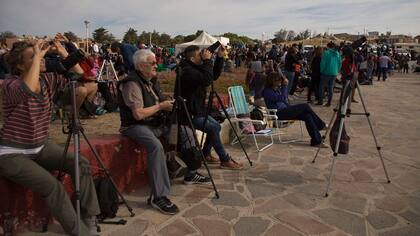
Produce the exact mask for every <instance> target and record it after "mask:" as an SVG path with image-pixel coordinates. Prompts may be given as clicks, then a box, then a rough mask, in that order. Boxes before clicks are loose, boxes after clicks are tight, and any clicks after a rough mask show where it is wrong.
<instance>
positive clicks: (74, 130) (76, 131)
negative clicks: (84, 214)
mask: <svg viewBox="0 0 420 236" xmlns="http://www.w3.org/2000/svg"><path fill="white" fill-rule="evenodd" d="M76 83H77V81H76V80H74V79H72V80H71V82H70V95H71V107H72V113H73V114H72V116H71V118H70V119H69V128H68V136H67V141H66V144H65V148H64V153H63V163H62V168H61V170H60V172H59V175H58V178H59V179H61V172H62V169H63V165H64V160H65V157H66V156H67V152H68V149H69V146H70V141H71V138H72V137H73V140H74V168H75V180H74V182H75V199H76V214H77V219H76V228H77V234H78V235H80V223H81V222H80V167H79V160H80V134H82V136H83V138H84V139H85V141H86V143H87V144H88V145H89V148H90V150H91V151H92V153H93V154H94V156H95V158H96V160H97V161H98V163H99V165H100V170H102V171H103V172H104V174H105V176H106V177H107V178H108V179H109V180H110V181H111V183H112V186H113V187H114V188H115V190H116V192H117V193H118V196H119V197H120V198H121V200H122V202H123V203H124V204H125V206H126V207H127V209H128V211H129V212H130V216H131V217H133V216H134V215H135V214H134V212H133V209H132V208H131V207H130V206H129V205H128V203H127V201H126V200H125V198H124V196H123V195H122V194H121V193H120V191H118V189H117V186H116V184H115V182H114V180H113V179H112V177H111V175H110V173H109V171H108V170H107V169H106V167H105V164H104V163H103V162H102V160H101V158H100V157H99V154H98V153H97V152H96V149H95V148H94V147H93V146H92V144H91V143H90V142H89V140H88V138H87V137H86V135H85V132H84V130H83V127H82V125H81V124H80V121H79V119H78V117H77V114H78V113H77V108H76Z"/></svg>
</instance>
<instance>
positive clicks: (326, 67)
mask: <svg viewBox="0 0 420 236" xmlns="http://www.w3.org/2000/svg"><path fill="white" fill-rule="evenodd" d="M340 69H341V55H340V53H339V52H338V51H337V50H334V49H327V50H325V51H324V53H323V54H322V59H321V74H322V75H328V76H337V75H338V73H339V72H340Z"/></svg>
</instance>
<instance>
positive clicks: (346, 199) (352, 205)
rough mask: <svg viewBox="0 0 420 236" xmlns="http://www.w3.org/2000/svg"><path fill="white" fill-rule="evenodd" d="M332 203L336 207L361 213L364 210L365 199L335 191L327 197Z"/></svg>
mask: <svg viewBox="0 0 420 236" xmlns="http://www.w3.org/2000/svg"><path fill="white" fill-rule="evenodd" d="M329 200H330V202H331V203H332V205H334V206H336V207H337V208H341V209H344V210H348V211H352V212H356V213H360V214H362V213H363V212H364V211H365V208H366V203H367V200H366V199H365V198H362V197H357V196H354V195H348V194H344V193H341V192H336V193H335V194H333V195H332V196H331V197H330V198H329Z"/></svg>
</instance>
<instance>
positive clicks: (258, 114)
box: [249, 107, 267, 131]
mask: <svg viewBox="0 0 420 236" xmlns="http://www.w3.org/2000/svg"><path fill="white" fill-rule="evenodd" d="M249 115H250V118H251V119H252V120H262V121H264V113H263V112H262V111H261V110H260V108H259V107H255V108H254V109H253V110H252V111H251V112H250V113H249ZM265 127H267V124H254V128H255V131H260V130H263V129H265Z"/></svg>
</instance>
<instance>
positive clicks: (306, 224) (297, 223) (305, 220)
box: [275, 211, 334, 234]
mask: <svg viewBox="0 0 420 236" xmlns="http://www.w3.org/2000/svg"><path fill="white" fill-rule="evenodd" d="M275 217H276V218H277V219H279V220H280V221H282V222H284V223H286V224H288V225H291V226H292V227H294V228H297V229H299V230H301V231H302V232H304V233H306V234H326V233H329V232H332V231H334V229H332V228H331V227H329V226H327V225H325V224H323V223H321V222H319V221H318V220H316V219H314V218H312V217H310V216H306V215H301V214H298V213H296V212H291V211H285V212H282V213H280V214H277V215H275Z"/></svg>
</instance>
